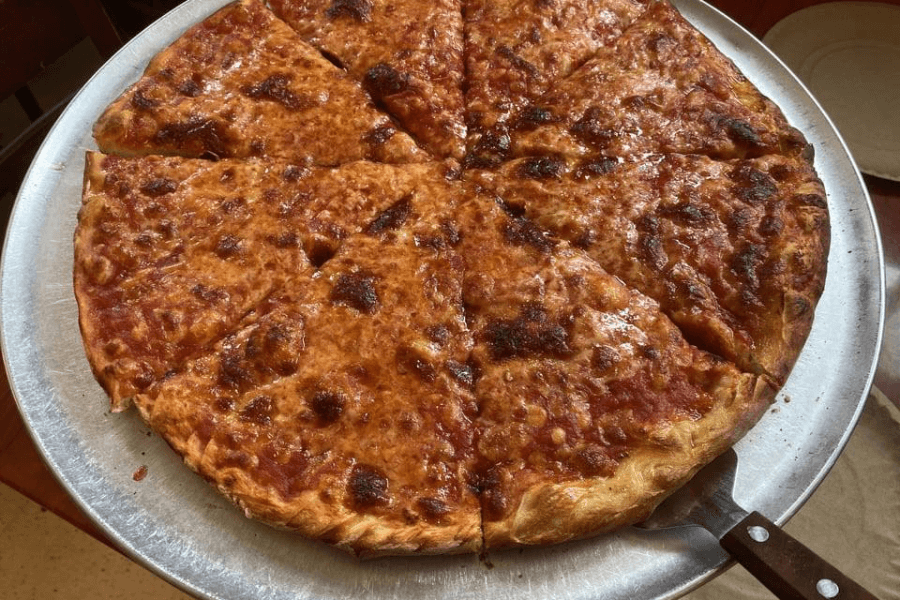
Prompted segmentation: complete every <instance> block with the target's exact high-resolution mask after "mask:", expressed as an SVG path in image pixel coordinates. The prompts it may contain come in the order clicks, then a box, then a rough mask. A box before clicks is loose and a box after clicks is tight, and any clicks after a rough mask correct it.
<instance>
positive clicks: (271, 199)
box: [74, 0, 829, 556]
mask: <svg viewBox="0 0 900 600" xmlns="http://www.w3.org/2000/svg"><path fill="white" fill-rule="evenodd" d="M270 4H271V5H272V10H271V11H270V9H269V8H268V7H267V6H266V5H265V4H264V3H263V2H261V0H239V1H238V2H235V3H233V4H230V5H228V6H226V7H224V8H223V9H221V10H220V11H218V12H217V13H215V14H214V15H212V16H210V17H209V18H207V19H206V20H204V21H202V22H201V23H198V24H197V25H195V26H193V27H191V28H189V29H188V30H187V31H186V32H185V33H184V34H183V35H182V36H181V37H179V38H178V39H177V40H176V41H175V42H174V43H173V44H172V45H171V46H170V47H169V48H167V49H165V50H163V51H162V52H160V53H159V54H158V55H157V56H156V57H154V58H153V59H152V60H151V61H150V64H149V65H148V66H147V69H146V71H145V72H144V74H143V75H142V76H141V77H140V78H139V79H138V81H137V82H136V83H135V84H134V85H133V86H132V87H131V88H130V89H128V90H125V91H123V93H122V95H121V96H120V97H119V98H118V99H116V100H115V101H114V102H113V103H112V104H110V106H109V107H108V108H107V109H106V110H105V112H104V113H103V114H102V115H101V116H100V118H99V120H98V121H97V123H96V126H95V128H94V134H95V138H96V140H97V144H98V147H99V150H100V151H99V152H97V151H89V152H88V153H87V156H86V169H85V180H84V191H83V197H82V205H81V210H80V212H79V218H78V226H77V229H76V231H75V262H74V286H75V296H76V300H77V303H78V307H79V322H80V327H81V332H82V336H83V339H84V346H85V351H86V354H87V358H88V361H89V363H90V366H91V368H92V370H93V372H94V375H95V376H96V378H97V380H98V382H99V383H100V385H101V386H102V387H103V389H104V390H105V392H106V393H107V395H108V396H109V398H110V400H111V402H112V406H113V408H114V409H115V410H124V409H125V408H127V407H128V406H131V405H134V406H136V408H137V410H138V411H139V412H140V414H141V416H142V417H143V419H144V420H145V421H146V422H147V423H148V424H149V425H150V427H151V428H152V429H153V430H154V431H156V432H157V433H159V435H161V436H162V437H163V438H164V439H165V440H166V441H167V442H168V443H169V445H170V446H171V447H172V448H173V449H174V450H175V451H176V452H177V453H179V454H180V455H181V456H182V457H183V459H184V461H185V463H186V464H187V465H188V466H189V467H190V468H192V469H194V470H195V471H197V473H199V474H200V475H201V476H202V477H203V478H204V479H206V480H207V481H209V482H210V483H211V484H212V485H213V486H215V487H216V489H218V490H219V491H220V492H221V493H222V494H224V495H225V496H227V497H228V498H230V499H231V500H232V501H233V502H234V503H235V504H236V505H237V506H238V507H240V509H241V510H242V511H243V512H244V513H245V514H246V515H247V516H249V517H252V518H256V519H260V520H263V521H265V522H267V523H270V524H273V525H276V526H279V527H286V528H289V529H292V530H294V531H297V532H298V533H300V534H301V535H303V536H305V537H308V538H311V539H314V540H319V541H321V542H325V543H328V544H332V545H334V546H337V547H339V548H342V549H344V550H347V551H349V552H351V553H353V554H355V555H358V556H372V555H383V554H412V553H425V554H429V553H432V554H433V553H454V552H483V551H486V550H491V549H495V548H502V547H508V546H517V545H536V544H552V543H559V542H564V541H566V540H571V539H576V538H584V537H588V536H593V535H598V534H600V533H603V532H607V531H610V530H613V529H615V528H618V527H622V526H625V525H628V524H632V523H635V522H638V521H640V520H642V519H644V518H646V517H647V516H648V515H649V514H650V513H651V512H652V510H653V509H654V508H655V507H656V506H657V505H658V504H659V503H660V502H661V501H662V500H663V499H664V498H665V497H666V496H667V495H669V494H671V493H672V492H673V491H675V490H676V489H677V488H678V487H679V486H680V485H681V484H683V483H684V482H685V481H686V480H687V479H688V478H690V477H691V476H692V475H693V474H694V473H695V472H696V471H697V470H699V469H700V468H701V467H702V466H703V465H705V464H706V463H708V462H709V461H711V460H712V459H713V458H714V457H715V456H717V455H718V454H720V453H721V452H722V451H724V450H725V449H726V448H728V447H730V446H731V445H732V444H734V442H735V441H736V440H738V439H739V438H740V437H741V436H742V435H743V434H744V433H745V432H747V431H748V430H749V429H750V428H751V427H752V426H753V425H754V424H755V423H756V422H757V421H758V420H759V418H760V417H761V416H762V414H763V413H764V412H765V410H766V407H767V406H768V405H769V404H770V403H771V402H772V400H773V399H774V397H775V395H776V394H777V393H778V390H779V389H780V388H781V387H782V386H783V385H784V384H785V382H786V381H787V379H788V377H789V375H790V372H791V369H792V367H793V365H794V363H795V361H796V359H797V357H798V355H799V353H800V352H801V350H802V348H803V344H804V342H805V339H806V337H807V335H808V334H809V331H810V329H811V327H812V323H813V317H814V312H815V307H816V303H817V301H818V299H819V297H820V295H821V294H822V291H823V287H824V283H825V271H826V262H827V254H828V249H829V220H828V205H827V201H826V194H825V190H824V189H823V187H822V183H821V181H820V180H819V178H818V177H817V175H816V172H815V169H814V167H813V165H812V152H811V148H810V146H809V145H808V144H807V143H806V141H805V139H804V137H803V135H802V134H801V133H800V132H799V131H798V130H796V129H795V128H794V127H792V126H791V125H790V124H788V122H787V120H786V119H785V117H784V115H783V114H782V113H781V111H780V109H779V108H778V107H777V106H776V105H775V104H773V103H772V102H771V101H770V100H768V99H767V98H765V97H764V96H763V95H762V94H761V93H760V92H759V91H758V90H757V89H756V88H755V87H754V86H753V85H752V84H751V83H750V82H749V81H748V80H747V79H746V78H745V77H744V76H743V75H742V74H741V73H740V71H739V70H738V69H737V68H736V67H735V66H734V64H733V63H731V61H729V60H728V59H727V58H726V57H725V56H723V55H722V54H721V53H720V52H719V51H718V50H717V49H716V48H715V47H714V46H713V45H712V44H711V43H710V42H709V40H707V39H706V38H705V37H704V36H703V35H702V34H701V33H700V32H698V31H697V30H696V29H694V28H693V27H692V26H691V25H690V24H689V23H688V22H687V21H686V20H684V19H683V18H682V17H681V15H680V14H678V12H677V10H676V9H675V8H674V7H672V5H671V4H669V2H667V1H666V0H649V1H647V0H598V1H597V2H591V3H581V2H569V1H568V0H558V1H556V2H544V1H536V2H530V1H529V2H522V1H518V0H509V1H505V2H494V3H488V2H482V1H481V0H459V1H456V0H442V1H441V2H435V3H431V4H428V5H427V6H426V5H424V4H421V3H414V2H408V1H405V0H401V1H397V2H390V1H388V0H324V1H321V0H277V1H276V0H273V1H272V2H271V3H270ZM273 11H274V12H273ZM282 19H284V21H282Z"/></svg>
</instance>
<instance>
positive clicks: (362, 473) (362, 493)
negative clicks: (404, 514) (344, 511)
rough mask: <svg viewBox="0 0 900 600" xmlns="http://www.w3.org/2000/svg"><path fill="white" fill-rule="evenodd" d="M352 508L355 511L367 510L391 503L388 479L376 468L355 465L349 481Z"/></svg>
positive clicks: (348, 489) (348, 490)
mask: <svg viewBox="0 0 900 600" xmlns="http://www.w3.org/2000/svg"><path fill="white" fill-rule="evenodd" d="M347 494H348V497H349V500H350V506H351V507H352V508H354V509H355V510H366V509H369V508H373V507H377V506H386V505H387V504H389V503H390V494H389V491H388V479H387V477H385V476H384V474H383V473H381V472H380V471H379V470H378V469H376V468H375V467H371V466H369V465H364V464H357V465H354V467H353V470H352V471H351V472H350V477H349V479H348V481H347Z"/></svg>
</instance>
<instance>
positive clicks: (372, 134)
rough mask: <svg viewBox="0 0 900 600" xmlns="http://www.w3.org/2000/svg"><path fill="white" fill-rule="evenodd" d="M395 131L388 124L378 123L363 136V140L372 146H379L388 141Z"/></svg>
mask: <svg viewBox="0 0 900 600" xmlns="http://www.w3.org/2000/svg"><path fill="white" fill-rule="evenodd" d="M395 133H397V130H396V129H395V128H394V127H393V126H392V125H390V124H387V123H386V124H384V125H379V126H378V127H375V128H374V129H372V130H371V131H369V132H368V133H366V135H365V136H363V141H364V142H366V143H368V144H372V145H373V146H381V145H382V144H386V143H388V141H389V140H390V139H391V138H392V137H394V134H395Z"/></svg>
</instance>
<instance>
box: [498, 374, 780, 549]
mask: <svg viewBox="0 0 900 600" xmlns="http://www.w3.org/2000/svg"><path fill="white" fill-rule="evenodd" d="M776 392H777V388H776V387H775V386H774V385H772V383H771V382H770V381H769V380H768V379H766V378H765V377H758V376H753V375H744V376H742V378H741V382H740V384H739V386H738V388H737V390H736V393H735V395H734V397H733V398H723V399H722V400H723V402H722V403H721V404H720V405H718V406H716V407H715V408H714V409H713V410H712V411H710V412H709V413H707V414H706V415H704V416H703V418H702V419H700V420H698V421H688V420H685V421H679V422H677V423H672V424H669V425H668V426H667V427H664V428H663V429H661V430H659V431H656V432H654V441H655V442H656V444H657V446H655V447H653V448H641V449H639V450H638V451H637V452H636V453H635V454H634V455H632V456H629V458H628V459H627V460H625V461H623V462H622V464H621V465H620V466H619V468H618V470H617V471H616V473H615V475H613V476H612V477H608V478H604V477H594V478H589V479H582V480H576V481H565V482H561V483H545V484H541V485H537V486H534V487H532V488H530V489H529V490H528V491H527V492H526V493H525V494H524V496H523V497H522V500H521V502H520V503H519V505H518V507H516V508H515V510H513V511H512V512H511V513H510V515H509V516H508V517H507V518H506V519H504V520H503V521H498V522H485V525H484V530H485V544H486V545H487V546H488V547H492V548H494V547H505V546H518V545H539V544H555V543H560V542H564V541H569V540H574V539H580V538H585V537H591V536H593V535H597V534H599V533H603V532H608V531H613V530H615V529H618V528H620V527H622V526H625V525H631V524H633V523H637V522H640V521H643V520H644V519H646V518H647V517H648V516H649V515H650V514H651V513H652V512H653V510H654V509H655V508H656V507H657V506H658V505H659V504H660V503H662V501H663V500H665V499H666V498H667V497H668V496H669V495H671V494H672V493H674V492H675V491H676V490H677V489H678V488H679V487H681V486H682V485H683V484H684V483H686V482H687V481H688V480H689V479H690V478H691V477H692V476H693V475H694V474H695V473H696V472H697V471H699V470H700V469H701V468H702V467H703V466H704V465H706V464H708V463H709V462H711V461H712V460H713V459H714V458H715V457H716V456H718V455H719V454H721V453H722V452H723V451H724V450H726V449H727V448H730V447H731V446H732V445H734V443H735V442H736V441H737V440H739V439H740V438H741V437H743V435H744V434H745V433H746V432H747V431H748V430H749V429H750V428H751V427H752V426H753V425H754V424H755V423H756V422H757V421H758V420H759V418H760V417H761V416H762V415H763V414H764V412H765V410H766V409H767V408H768V407H769V405H770V404H771V403H772V401H773V400H774V398H775V393H776Z"/></svg>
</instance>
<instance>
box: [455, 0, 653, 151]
mask: <svg viewBox="0 0 900 600" xmlns="http://www.w3.org/2000/svg"><path fill="white" fill-rule="evenodd" d="M646 4H647V2H646V0H595V1H592V2H583V1H581V0H555V1H535V0H512V1H508V2H490V1H487V0H469V1H467V2H465V6H464V9H465V34H466V39H465V59H466V83H467V88H466V119H467V125H468V154H467V157H466V161H467V162H468V163H469V164H471V166H476V167H485V166H488V165H489V164H492V163H493V162H494V161H496V160H498V159H499V157H501V156H504V155H505V154H506V153H507V152H508V146H509V136H510V131H509V127H510V119H511V118H512V117H513V116H515V115H517V114H519V113H520V112H521V111H522V110H524V109H525V108H526V107H529V106H531V105H532V104H533V103H534V102H536V101H537V100H538V98H540V97H541V96H542V95H543V94H544V93H545V92H546V91H547V90H548V89H551V87H552V86H553V85H554V84H555V83H556V82H557V81H559V80H560V79H564V78H565V77H567V76H568V75H569V74H570V73H572V72H573V71H575V69H577V68H578V67H579V66H580V65H581V63H583V62H584V61H585V60H587V59H588V58H590V57H591V56H592V55H593V54H595V53H596V52H597V51H598V50H599V49H600V48H603V47H604V46H606V45H609V44H610V43H611V42H612V41H613V40H615V38H617V37H618V36H619V35H621V34H622V32H623V31H624V30H625V28H626V27H627V26H628V25H629V24H630V23H631V22H632V21H633V20H634V19H635V18H636V17H637V16H638V15H640V14H641V13H642V12H643V11H644V10H645V6H646ZM533 118H535V119H538V120H540V118H541V115H540V114H537V113H535V114H534V115H533Z"/></svg>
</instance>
